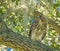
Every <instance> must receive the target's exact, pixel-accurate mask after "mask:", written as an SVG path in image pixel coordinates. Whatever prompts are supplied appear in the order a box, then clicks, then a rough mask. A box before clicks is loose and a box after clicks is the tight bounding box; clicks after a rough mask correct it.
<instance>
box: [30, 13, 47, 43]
mask: <svg viewBox="0 0 60 51" xmlns="http://www.w3.org/2000/svg"><path fill="white" fill-rule="evenodd" d="M46 30H47V23H46V18H45V17H44V15H43V14H42V13H40V14H39V15H38V16H36V17H35V20H33V22H32V24H31V27H30V31H29V37H30V38H31V39H33V40H35V41H39V42H41V41H42V40H43V39H44V37H45V35H46Z"/></svg>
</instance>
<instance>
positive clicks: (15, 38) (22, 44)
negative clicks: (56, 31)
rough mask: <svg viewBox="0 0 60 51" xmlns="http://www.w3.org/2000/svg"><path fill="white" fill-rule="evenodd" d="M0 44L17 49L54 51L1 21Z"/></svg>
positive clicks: (21, 50)
mask: <svg viewBox="0 0 60 51" xmlns="http://www.w3.org/2000/svg"><path fill="white" fill-rule="evenodd" d="M0 44H3V45H6V46H9V47H11V48H14V49H19V51H56V50H53V49H51V48H50V47H48V46H46V45H44V44H42V43H39V42H35V41H32V40H31V39H29V38H28V37H25V36H22V35H20V34H18V33H15V32H13V31H12V30H10V29H9V28H8V27H7V26H6V25H5V24H4V23H2V28H1V29H0Z"/></svg>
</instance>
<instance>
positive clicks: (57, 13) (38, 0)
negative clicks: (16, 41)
mask: <svg viewBox="0 0 60 51" xmlns="http://www.w3.org/2000/svg"><path fill="white" fill-rule="evenodd" d="M34 10H38V11H39V12H41V13H43V14H44V15H45V16H46V17H47V18H50V19H52V20H54V21H55V22H56V23H57V24H58V25H60V0H0V17H2V19H3V20H4V21H5V23H6V24H7V26H8V27H9V28H10V29H12V30H13V31H14V32H18V33H20V34H21V35H23V36H27V37H28V33H29V28H30V26H31V23H32V20H33V19H34V16H35V15H34V14H32V13H34ZM32 15H34V16H32ZM47 21H48V19H47ZM42 42H43V43H44V44H47V45H49V46H51V47H52V48H56V49H60V33H57V32H56V31H55V30H54V29H53V28H52V27H49V25H48V31H47V35H46V37H45V39H44V40H43V41H42Z"/></svg>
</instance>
